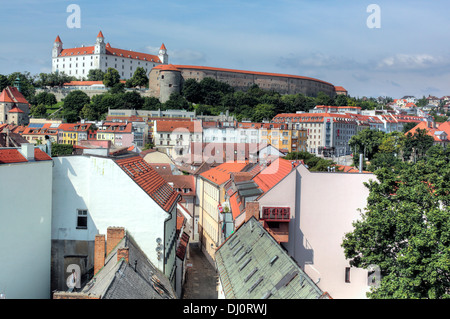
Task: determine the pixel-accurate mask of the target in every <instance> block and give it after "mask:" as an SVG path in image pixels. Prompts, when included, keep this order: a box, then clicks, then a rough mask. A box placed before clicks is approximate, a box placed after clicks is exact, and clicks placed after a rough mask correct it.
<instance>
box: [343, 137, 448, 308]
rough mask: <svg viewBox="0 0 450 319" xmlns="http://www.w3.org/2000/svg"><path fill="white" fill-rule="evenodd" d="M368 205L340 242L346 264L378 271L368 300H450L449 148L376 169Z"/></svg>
mask: <svg viewBox="0 0 450 319" xmlns="http://www.w3.org/2000/svg"><path fill="white" fill-rule="evenodd" d="M375 175H376V177H377V180H376V181H370V182H368V183H366V186H367V187H368V189H369V196H368V199H367V206H366V208H365V210H364V211H363V212H362V213H361V218H360V219H359V220H358V221H356V222H354V223H353V230H352V231H351V232H349V233H347V234H346V235H345V237H344V240H343V242H342V247H343V248H344V253H345V257H346V258H348V259H349V260H350V265H351V266H354V267H358V268H368V267H369V266H371V265H376V266H378V267H379V268H380V270H381V275H382V277H381V281H380V282H379V286H378V287H372V289H371V291H370V292H369V293H368V296H369V297H370V298H395V299H398V298H409V299H411V298H449V297H450V294H449V292H450V235H449V234H450V210H449V203H450V188H449V182H448V181H449V180H450V149H448V148H447V149H443V148H442V147H440V146H434V147H432V148H430V149H429V150H428V152H427V155H426V157H424V158H422V159H421V160H419V161H418V162H417V163H404V165H401V166H396V167H394V169H392V168H380V169H378V170H377V171H375Z"/></svg>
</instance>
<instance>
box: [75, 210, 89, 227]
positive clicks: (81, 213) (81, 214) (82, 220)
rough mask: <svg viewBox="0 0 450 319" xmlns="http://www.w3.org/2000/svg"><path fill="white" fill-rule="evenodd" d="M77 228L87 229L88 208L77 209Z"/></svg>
mask: <svg viewBox="0 0 450 319" xmlns="http://www.w3.org/2000/svg"><path fill="white" fill-rule="evenodd" d="M77 229H87V209H77Z"/></svg>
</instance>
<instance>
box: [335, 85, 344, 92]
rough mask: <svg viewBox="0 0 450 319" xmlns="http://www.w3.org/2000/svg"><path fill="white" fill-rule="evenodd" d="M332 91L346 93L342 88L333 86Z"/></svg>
mask: <svg viewBox="0 0 450 319" xmlns="http://www.w3.org/2000/svg"><path fill="white" fill-rule="evenodd" d="M334 90H335V91H336V92H347V90H346V89H344V88H343V87H342V86H335V87H334Z"/></svg>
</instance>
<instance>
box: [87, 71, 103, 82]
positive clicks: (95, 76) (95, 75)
mask: <svg viewBox="0 0 450 319" xmlns="http://www.w3.org/2000/svg"><path fill="white" fill-rule="evenodd" d="M104 76H105V72H103V71H102V70H100V69H90V70H89V73H88V75H87V79H88V81H103V78H104Z"/></svg>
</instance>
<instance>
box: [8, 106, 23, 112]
mask: <svg viewBox="0 0 450 319" xmlns="http://www.w3.org/2000/svg"><path fill="white" fill-rule="evenodd" d="M8 112H9V113H25V112H24V111H22V110H21V109H19V108H18V107H17V106H16V107H13V108H12V109H11V110H9V111H8Z"/></svg>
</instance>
